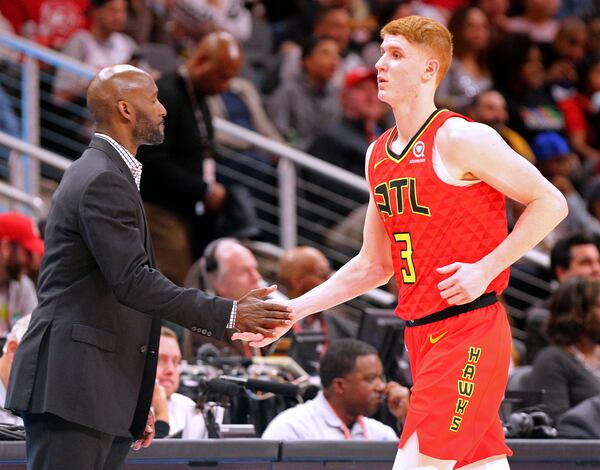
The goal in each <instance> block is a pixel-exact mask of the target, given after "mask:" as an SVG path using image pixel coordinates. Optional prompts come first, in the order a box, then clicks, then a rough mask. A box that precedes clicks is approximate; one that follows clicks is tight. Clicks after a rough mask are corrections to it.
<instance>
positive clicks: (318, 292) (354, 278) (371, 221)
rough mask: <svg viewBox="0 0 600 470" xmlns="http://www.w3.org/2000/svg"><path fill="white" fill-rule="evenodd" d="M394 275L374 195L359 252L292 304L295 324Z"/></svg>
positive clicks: (291, 301)
mask: <svg viewBox="0 0 600 470" xmlns="http://www.w3.org/2000/svg"><path fill="white" fill-rule="evenodd" d="M372 148H373V144H371V146H370V147H369V149H368V150H367V156H366V168H367V169H368V167H369V159H370V157H371V152H372ZM366 174H367V180H368V174H369V172H368V171H366ZM393 273H394V268H393V265H392V257H391V248H390V241H389V238H388V236H387V233H386V231H385V228H384V226H383V222H382V221H381V219H380V218H379V215H378V213H377V207H376V206H375V201H374V200H373V196H372V194H371V195H370V197H369V205H368V208H367V216H366V219H365V226H364V229H363V244H362V247H361V250H360V252H359V253H358V254H357V255H356V256H355V257H354V258H352V259H351V260H350V261H348V262H347V263H346V264H345V265H344V266H342V268H340V269H339V270H338V271H337V272H336V273H335V274H334V275H333V276H331V277H330V278H329V279H328V280H327V281H325V282H324V283H323V284H321V285H319V286H317V287H315V288H314V289H312V290H310V291H309V292H307V293H305V294H303V295H301V296H300V297H298V298H296V299H292V300H290V301H289V303H288V305H289V306H291V307H292V318H293V321H294V322H297V321H299V320H301V319H302V318H304V317H307V316H308V315H312V314H313V313H317V312H322V311H323V310H327V309H329V308H331V307H334V306H336V305H339V304H341V303H344V302H346V301H348V300H350V299H353V298H354V297H356V296H359V295H361V294H364V293H365V292H368V291H370V290H371V289H374V288H376V287H379V286H381V285H382V284H385V283H387V282H388V281H389V279H390V277H391V276H392V274H393ZM288 329H289V327H288V328H286V329H285V330H283V331H279V330H278V331H277V335H276V336H274V337H270V338H265V339H264V340H262V341H259V342H253V343H250V344H251V345H252V346H258V347H262V346H266V345H267V344H269V343H271V342H272V341H274V340H275V339H277V338H278V337H280V336H281V335H283V334H284V333H285V332H286V331H287V330H288ZM234 339H243V337H242V336H235V337H234Z"/></svg>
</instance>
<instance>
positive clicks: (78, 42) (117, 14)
mask: <svg viewBox="0 0 600 470" xmlns="http://www.w3.org/2000/svg"><path fill="white" fill-rule="evenodd" d="M91 4H92V6H91V26H90V30H89V31H87V30H80V31H78V32H76V33H75V34H73V36H72V37H71V38H70V39H69V41H68V42H67V43H66V44H65V45H64V47H63V48H62V52H63V53H64V54H66V55H68V56H70V57H72V58H74V59H77V60H79V61H81V62H85V63H86V64H88V65H90V66H92V67H93V68H94V69H95V70H97V71H99V70H101V69H103V68H104V67H109V66H111V65H116V64H122V63H126V62H128V61H129V59H131V56H132V55H133V51H134V50H135V47H136V44H135V42H134V41H133V39H131V38H130V37H129V36H127V35H125V34H123V33H121V31H123V29H124V28H125V25H126V22H127V2H126V1H125V0H91ZM88 84H89V80H88V79H84V78H81V77H79V76H77V75H74V74H72V73H70V72H67V71H66V69H59V70H58V72H57V74H56V77H55V79H54V97H55V98H56V100H57V102H58V104H60V103H62V102H65V101H66V102H79V103H82V104H83V100H84V96H85V91H86V89H87V85H88Z"/></svg>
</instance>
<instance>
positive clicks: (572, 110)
mask: <svg viewBox="0 0 600 470" xmlns="http://www.w3.org/2000/svg"><path fill="white" fill-rule="evenodd" d="M594 98H595V100H596V101H597V100H598V98H600V52H597V53H592V54H590V55H588V56H587V57H586V58H585V59H584V60H583V62H582V63H581V64H580V67H579V69H578V77H577V90H576V92H575V94H574V95H573V96H570V97H569V98H566V99H564V100H562V101H560V102H559V103H558V104H559V106H560V109H561V111H562V112H563V114H564V116H565V127H566V133H567V136H568V138H569V143H570V144H571V146H572V147H573V150H574V151H575V152H577V154H578V155H579V156H580V157H581V158H583V160H584V162H585V161H590V162H591V164H592V165H593V166H594V170H596V164H597V163H598V162H599V161H600V137H598V131H599V130H600V119H599V111H600V109H599V106H600V103H598V102H594Z"/></svg>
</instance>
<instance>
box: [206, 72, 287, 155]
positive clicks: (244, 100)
mask: <svg viewBox="0 0 600 470" xmlns="http://www.w3.org/2000/svg"><path fill="white" fill-rule="evenodd" d="M207 103H208V107H209V109H210V112H211V114H212V115H213V117H220V118H223V119H226V120H228V121H231V122H233V123H234V124H237V125H239V126H242V127H245V128H246V129H250V130H251V131H254V132H258V133H259V134H261V135H264V136H265V137H268V138H269V139H272V140H276V141H279V142H282V141H283V138H282V137H281V135H280V134H279V132H278V131H277V129H276V128H275V126H274V125H273V123H272V122H271V119H270V118H269V116H268V115H267V112H266V111H265V108H264V107H263V104H262V101H261V97H260V94H259V93H258V90H257V89H256V87H255V86H254V84H253V83H252V82H251V81H249V80H247V79H245V78H242V77H233V78H232V79H231V80H230V81H229V83H228V86H227V89H226V90H224V91H222V92H221V93H219V94H217V95H212V96H209V97H208V98H207ZM215 139H216V142H217V143H218V144H221V145H225V146H227V147H230V148H234V149H236V150H238V151H240V152H246V151H248V150H250V149H251V148H252V145H251V144H249V143H248V142H246V141H244V140H241V139H236V138H235V137H231V136H229V135H227V134H224V133H222V132H219V131H217V132H216V133H215Z"/></svg>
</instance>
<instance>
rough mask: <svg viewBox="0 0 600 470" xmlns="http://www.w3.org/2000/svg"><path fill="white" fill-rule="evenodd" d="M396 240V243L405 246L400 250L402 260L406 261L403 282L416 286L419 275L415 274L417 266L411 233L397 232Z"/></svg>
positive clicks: (402, 270) (402, 271)
mask: <svg viewBox="0 0 600 470" xmlns="http://www.w3.org/2000/svg"><path fill="white" fill-rule="evenodd" d="M394 240H395V241H396V243H402V244H403V246H402V248H401V249H400V258H402V259H403V260H405V261H406V268H402V269H401V270H400V271H401V273H402V281H403V282H404V283H405V284H414V283H415V282H417V275H416V273H415V265H414V264H413V259H412V254H413V249H412V240H411V239H410V233H408V232H396V233H394Z"/></svg>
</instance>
